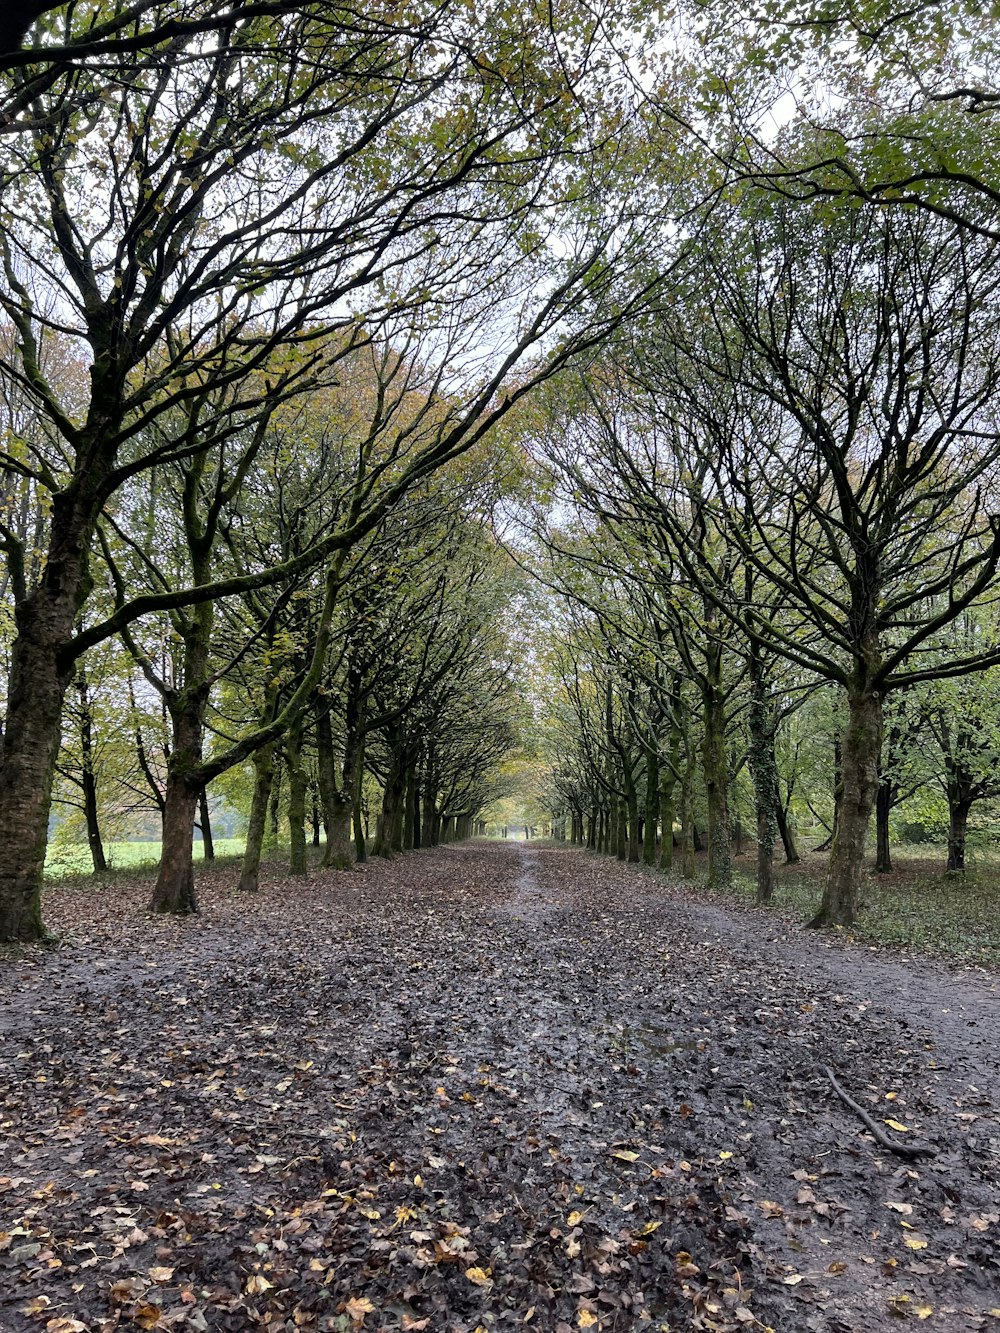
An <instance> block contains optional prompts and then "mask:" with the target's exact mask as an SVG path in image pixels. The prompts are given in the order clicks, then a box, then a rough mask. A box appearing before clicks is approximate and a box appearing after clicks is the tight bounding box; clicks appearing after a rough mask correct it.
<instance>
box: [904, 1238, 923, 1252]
mask: <svg viewBox="0 0 1000 1333" xmlns="http://www.w3.org/2000/svg"><path fill="white" fill-rule="evenodd" d="M903 1244H904V1245H909V1247H910V1249H911V1250H926V1249H927V1242H926V1241H925V1240H924V1238H923V1236H904V1237H903Z"/></svg>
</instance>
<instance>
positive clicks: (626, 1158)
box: [611, 1148, 639, 1162]
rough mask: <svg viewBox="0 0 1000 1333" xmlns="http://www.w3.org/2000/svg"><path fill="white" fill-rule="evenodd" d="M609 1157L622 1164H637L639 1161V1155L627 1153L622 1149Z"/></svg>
mask: <svg viewBox="0 0 1000 1333" xmlns="http://www.w3.org/2000/svg"><path fill="white" fill-rule="evenodd" d="M611 1156H612V1157H618V1158H620V1159H621V1161H623V1162H637V1161H638V1160H639V1154H638V1153H637V1152H629V1151H628V1150H627V1149H624V1148H623V1149H621V1150H620V1151H618V1152H613V1153H612V1154H611Z"/></svg>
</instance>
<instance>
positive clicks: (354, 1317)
mask: <svg viewBox="0 0 1000 1333" xmlns="http://www.w3.org/2000/svg"><path fill="white" fill-rule="evenodd" d="M344 1313H345V1314H346V1315H347V1316H348V1317H349V1318H350V1320H351V1323H352V1324H363V1323H364V1321H365V1315H367V1314H374V1313H375V1307H374V1305H372V1303H371V1301H370V1300H369V1299H368V1297H367V1296H351V1297H350V1298H349V1299H348V1300H346V1301H345V1302H344Z"/></svg>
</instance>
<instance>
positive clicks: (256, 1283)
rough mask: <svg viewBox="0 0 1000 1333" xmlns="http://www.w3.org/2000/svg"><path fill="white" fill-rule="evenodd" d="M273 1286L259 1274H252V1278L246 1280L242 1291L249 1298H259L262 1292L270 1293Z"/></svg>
mask: <svg viewBox="0 0 1000 1333" xmlns="http://www.w3.org/2000/svg"><path fill="white" fill-rule="evenodd" d="M273 1286H274V1283H273V1282H268V1280H267V1278H266V1277H263V1276H262V1275H261V1274H260V1273H254V1275H253V1277H248V1278H247V1282H246V1286H245V1287H244V1288H243V1290H244V1291H246V1292H248V1293H249V1294H250V1295H251V1296H259V1295H260V1294H261V1293H262V1292H265V1291H270V1290H271V1288H272V1287H273Z"/></svg>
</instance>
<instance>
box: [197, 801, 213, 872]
mask: <svg viewBox="0 0 1000 1333" xmlns="http://www.w3.org/2000/svg"><path fill="white" fill-rule="evenodd" d="M198 823H199V825H200V826H201V854H202V857H203V858H204V859H205V860H206V861H214V860H215V839H214V838H213V837H212V815H211V812H210V811H209V808H208V788H207V787H202V789H201V791H200V792H199V793H198Z"/></svg>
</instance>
